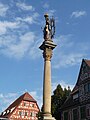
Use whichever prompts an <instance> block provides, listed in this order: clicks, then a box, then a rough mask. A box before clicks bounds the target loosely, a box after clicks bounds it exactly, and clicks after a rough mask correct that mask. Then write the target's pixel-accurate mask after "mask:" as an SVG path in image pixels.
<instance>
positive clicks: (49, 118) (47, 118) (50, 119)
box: [43, 114, 56, 120]
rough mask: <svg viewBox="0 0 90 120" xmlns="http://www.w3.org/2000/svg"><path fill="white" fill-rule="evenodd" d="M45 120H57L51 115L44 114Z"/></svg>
mask: <svg viewBox="0 0 90 120" xmlns="http://www.w3.org/2000/svg"><path fill="white" fill-rule="evenodd" d="M43 120H56V119H55V118H54V117H52V115H51V114H44V115H43Z"/></svg>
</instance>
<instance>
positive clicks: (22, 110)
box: [0, 92, 39, 120]
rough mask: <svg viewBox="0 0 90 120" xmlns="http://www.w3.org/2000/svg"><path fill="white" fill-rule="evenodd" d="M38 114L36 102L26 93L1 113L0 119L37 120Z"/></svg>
mask: <svg viewBox="0 0 90 120" xmlns="http://www.w3.org/2000/svg"><path fill="white" fill-rule="evenodd" d="M38 112H39V107H38V104H37V102H36V100H35V99H34V98H33V97H32V96H31V95H30V94H29V93H27V92H26V93H25V94H23V95H22V96H20V97H19V98H18V99H17V100H15V101H14V102H13V103H12V104H11V105H10V106H9V107H8V108H7V109H6V110H5V111H3V112H2V114H1V115H0V117H1V118H8V119H9V120H37V119H38V118H37V114H38Z"/></svg>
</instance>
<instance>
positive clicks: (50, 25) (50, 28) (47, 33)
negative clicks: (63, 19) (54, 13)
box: [43, 14, 55, 40]
mask: <svg viewBox="0 0 90 120" xmlns="http://www.w3.org/2000/svg"><path fill="white" fill-rule="evenodd" d="M44 17H45V20H46V24H45V27H44V30H43V33H44V39H45V40H51V39H52V38H53V37H54V34H55V21H54V19H53V18H52V19H49V16H48V14H45V15H44Z"/></svg>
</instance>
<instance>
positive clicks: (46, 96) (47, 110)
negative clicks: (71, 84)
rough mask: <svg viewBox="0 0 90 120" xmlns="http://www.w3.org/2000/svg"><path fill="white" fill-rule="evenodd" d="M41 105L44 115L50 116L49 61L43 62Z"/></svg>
mask: <svg viewBox="0 0 90 120" xmlns="http://www.w3.org/2000/svg"><path fill="white" fill-rule="evenodd" d="M43 105H44V113H47V114H51V61H50V60H49V61H48V60H46V61H45V62H44V83H43Z"/></svg>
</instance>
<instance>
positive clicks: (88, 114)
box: [87, 108, 90, 116]
mask: <svg viewBox="0 0 90 120" xmlns="http://www.w3.org/2000/svg"><path fill="white" fill-rule="evenodd" d="M87 116H90V109H89V108H88V109H87Z"/></svg>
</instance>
